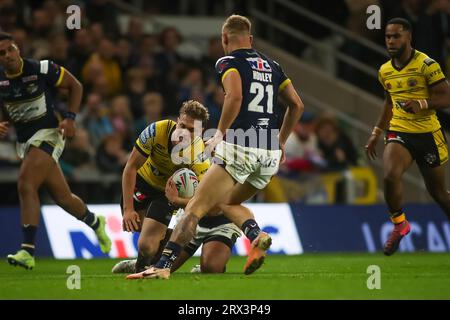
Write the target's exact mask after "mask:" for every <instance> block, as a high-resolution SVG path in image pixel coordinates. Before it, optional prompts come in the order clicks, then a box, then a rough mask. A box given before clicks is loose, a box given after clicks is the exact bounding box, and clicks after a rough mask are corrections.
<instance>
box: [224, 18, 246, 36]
mask: <svg viewBox="0 0 450 320" xmlns="http://www.w3.org/2000/svg"><path fill="white" fill-rule="evenodd" d="M251 29H252V23H251V22H250V20H249V19H248V18H247V17H244V16H240V15H238V14H233V15H231V16H229V17H228V18H227V19H226V20H225V22H224V23H223V26H222V31H223V32H226V33H228V34H229V35H231V36H234V35H239V36H241V35H242V36H247V35H250V31H251Z"/></svg>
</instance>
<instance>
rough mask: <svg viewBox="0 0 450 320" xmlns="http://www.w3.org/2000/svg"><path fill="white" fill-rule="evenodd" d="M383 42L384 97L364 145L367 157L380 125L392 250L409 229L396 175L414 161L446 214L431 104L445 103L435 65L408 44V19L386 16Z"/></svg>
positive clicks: (442, 157) (447, 197) (449, 99)
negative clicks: (384, 61) (384, 47)
mask: <svg viewBox="0 0 450 320" xmlns="http://www.w3.org/2000/svg"><path fill="white" fill-rule="evenodd" d="M385 40H386V47H387V50H388V52H389V55H390V56H391V58H392V59H391V60H389V61H388V62H386V63H385V64H383V65H382V66H381V68H380V70H379V81H380V82H381V84H382V86H383V88H384V90H385V92H386V98H385V101H384V108H383V112H382V114H381V116H380V118H379V120H378V122H377V124H376V126H375V127H374V129H373V132H372V135H371V136H370V138H369V140H368V141H367V144H366V146H365V148H366V153H367V156H368V157H369V159H374V158H375V157H376V152H375V147H376V144H377V142H378V140H379V137H380V136H381V134H382V133H383V131H384V130H386V134H385V145H386V146H385V149H384V153H383V166H384V197H385V199H386V203H387V205H388V209H389V214H390V217H391V221H392V222H393V223H394V228H393V231H392V232H391V234H390V235H389V238H388V240H387V241H386V243H385V245H384V253H385V254H386V255H392V254H393V253H394V252H395V251H396V250H397V249H398V246H399V244H400V241H401V239H402V238H403V237H404V236H405V235H407V234H408V233H409V231H410V225H409V223H408V221H407V220H406V216H405V213H404V211H403V209H402V202H403V186H402V176H403V174H404V173H405V171H406V170H408V169H409V167H410V166H411V165H412V163H413V161H416V162H417V165H418V167H419V169H420V172H421V174H422V176H423V179H424V181H425V185H426V187H427V190H428V192H429V193H430V195H431V196H432V197H433V199H434V200H435V201H436V202H437V203H438V204H439V206H440V207H441V208H442V209H443V210H444V212H445V213H446V215H447V216H448V217H449V218H450V194H449V193H448V192H447V186H446V184H445V164H446V163H447V161H448V149H447V143H446V138H445V135H444V133H443V131H442V129H441V125H440V123H439V120H438V119H437V116H436V110H439V109H442V108H446V107H449V106H450V87H449V84H448V82H447V81H446V79H445V75H444V74H443V73H442V70H441V67H440V66H439V64H438V63H437V62H436V61H434V60H433V59H431V58H429V57H428V56H427V55H426V54H424V53H422V52H419V51H417V50H415V49H413V48H412V47H411V40H412V30H411V25H410V23H409V22H408V21H407V20H405V19H402V18H394V19H391V20H389V21H388V23H387V26H386V30H385Z"/></svg>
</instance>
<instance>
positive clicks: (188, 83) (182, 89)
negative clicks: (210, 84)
mask: <svg viewBox="0 0 450 320" xmlns="http://www.w3.org/2000/svg"><path fill="white" fill-rule="evenodd" d="M201 91H203V73H202V70H201V69H200V68H197V67H193V68H190V69H188V71H187V73H186V75H185V76H184V77H183V78H182V80H181V83H180V86H179V89H178V102H179V103H180V104H181V103H182V102H184V101H186V100H190V99H194V92H195V93H196V94H197V95H199V93H200V92H201ZM196 98H197V99H198V98H199V97H198V96H197V97H196ZM198 100H199V101H200V102H202V101H203V100H204V99H203V95H201V99H198Z"/></svg>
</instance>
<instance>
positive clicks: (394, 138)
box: [386, 132, 405, 143]
mask: <svg viewBox="0 0 450 320" xmlns="http://www.w3.org/2000/svg"><path fill="white" fill-rule="evenodd" d="M386 140H387V141H388V142H391V141H398V142H401V143H405V141H404V140H403V139H402V137H400V136H398V135H397V134H395V133H393V132H390V133H388V134H387V135H386Z"/></svg>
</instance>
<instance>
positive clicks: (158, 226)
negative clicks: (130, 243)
mask: <svg viewBox="0 0 450 320" xmlns="http://www.w3.org/2000/svg"><path fill="white" fill-rule="evenodd" d="M166 231H167V226H166V225H165V224H163V223H161V222H158V221H156V220H154V219H151V218H145V219H144V221H143V223H142V229H141V233H140V235H139V240H138V250H139V256H138V261H137V263H136V269H135V272H136V273H138V272H142V271H144V270H145V269H146V267H149V266H150V265H151V264H152V260H153V258H154V257H155V255H156V254H157V253H158V250H159V247H160V243H161V241H162V240H163V239H164V237H165V235H166Z"/></svg>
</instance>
